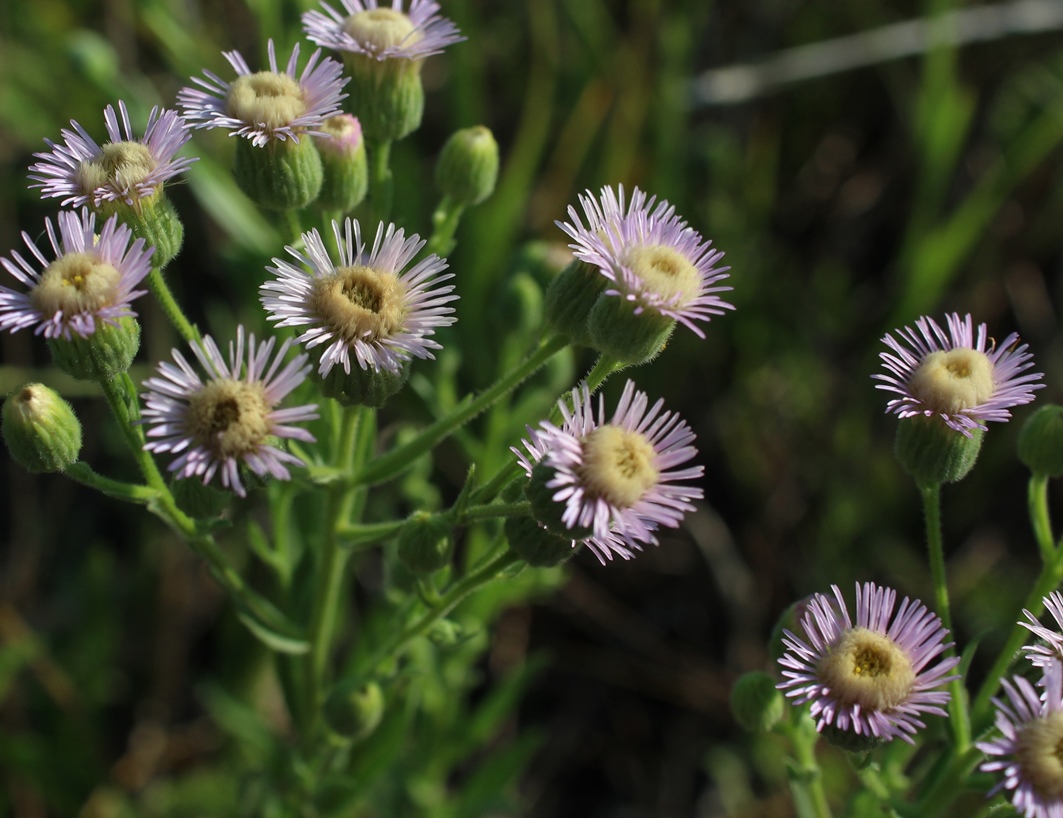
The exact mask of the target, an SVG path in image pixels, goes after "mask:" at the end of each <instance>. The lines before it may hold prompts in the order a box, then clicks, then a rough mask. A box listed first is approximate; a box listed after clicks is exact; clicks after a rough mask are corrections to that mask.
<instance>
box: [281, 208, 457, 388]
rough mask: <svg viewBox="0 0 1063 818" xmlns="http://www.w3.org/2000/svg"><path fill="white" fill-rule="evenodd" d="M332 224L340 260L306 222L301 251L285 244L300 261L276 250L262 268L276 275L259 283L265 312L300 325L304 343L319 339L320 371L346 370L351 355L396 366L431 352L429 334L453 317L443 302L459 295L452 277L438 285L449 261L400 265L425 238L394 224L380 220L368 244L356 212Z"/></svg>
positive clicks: (372, 364) (372, 365) (376, 365)
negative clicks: (450, 281)
mask: <svg viewBox="0 0 1063 818" xmlns="http://www.w3.org/2000/svg"><path fill="white" fill-rule="evenodd" d="M332 230H333V234H334V236H335V239H336V246H337V247H339V256H340V257H339V261H338V263H336V262H333V260H332V258H331V256H330V255H329V252H328V250H326V249H325V243H324V241H322V239H321V234H320V233H318V232H317V230H311V231H310V232H309V233H304V234H303V240H304V242H305V244H306V252H305V254H304V253H302V252H300V251H298V250H296V249H294V248H292V247H285V248H284V249H285V250H287V251H288V253H289V255H291V256H292V257H293V258H295V259H296V260H297V261H298V262H299V265H295V264H292V263H291V262H288V261H284V260H283V259H279V258H275V259H273V263H274V264H275V265H276V266H275V267H267V268H266V269H267V270H269V271H270V272H271V273H273V274H274V275H276V276H277V278H276V280H274V281H267V282H266V283H265V284H263V285H262V287H261V293H262V304H263V306H264V307H265V308H266V311H267V312H268V313H269V315H268V316H267V320H270V321H276V322H277V326H279V327H306V328H307V329H306V330H304V331H303V332H302V334H301V335H300V336H299V338H298V340H299V342H300V343H302V344H305V346H306V348H307V349H314V348H316V347H318V346H321V345H324V349H323V351H321V352H320V362H319V363H318V374H320V375H321V376H322V377H324V376H325V375H327V374H328V372H329V370H331V369H332V368H333V367H334V366H341V367H343V371H344V372H346V373H350V371H351V359H352V358H353V359H354V361H355V362H356V363H357V364H358V366H359V367H360V368H361V369H363V370H375V371H387V372H392V373H397V372H399V371H400V370H401V369H402V368H403V366H404V365H405V364H406V362H407V361H409V360H410V359H411V358H432V357H434V356H433V355H432V353H431V351H430V350H433V349H439V348H440V346H439V344H438V343H436V342H435V341H434V340H432V338H431V337H430V336H431V335H432V334H434V332H435V330H436V328H437V327H446V326H449V325H451V324H453V323H454V321H455V320H456V319H455V318H453V317H452V313H453V312H454V308H453V307H450V306H447V305H448V304H449V303H450V302H451V301H455V300H456V299H457V297H458V296H456V295H453V290H454V285H453V284H447V285H445V286H439V284H440V283H441V282H443V281H446V280H447V279H449V278H453V274H452V273H445V274H442V275H441V273H442V271H443V270H445V269H446V267H447V263H446V262H445V261H444V260H443V259H441V258H439V257H438V256H436V255H430V256H428V257H427V258H425V259H422V260H421V261H419V262H418V263H417V264H415V265H414V266H413V267H411V268H410V269H409V270H405V267H406V265H407V264H409V263H410V261H411V260H412V259H413V257H414V256H415V255H417V253H418V252H419V251H420V250H421V248H422V247H424V244H425V242H424V241H423V240H422V239H421V238H420V237H419V236H418V235H417V234H414V235H412V236H410V237H409V238H407V237H406V236H405V234H404V233H403V231H402V229H401V228H396V227H395V225H393V224H389V225H388V226H387V230H386V231H385V229H384V224H383V223H381V224H380V225H379V227H378V228H377V231H376V238H375V239H374V240H373V247H372V249H371V250H368V251H367V249H366V244H365V242H364V241H363V239H362V230H361V226H360V225H359V224H358V221H357V220H355V219H350V218H348V219H347V220H346V222H345V224H344V228H343V230H342V232H341V229H340V224H339V222H336V221H333V222H332Z"/></svg>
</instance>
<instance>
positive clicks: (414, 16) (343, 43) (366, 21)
mask: <svg viewBox="0 0 1063 818" xmlns="http://www.w3.org/2000/svg"><path fill="white" fill-rule="evenodd" d="M342 2H343V8H344V10H345V11H346V12H347V13H346V14H340V13H339V12H337V11H335V10H334V9H333V8H332V7H331V6H330V5H328V4H327V3H321V8H323V9H324V12H320V11H308V12H306V13H305V14H304V15H303V28H304V29H305V30H306V36H307V38H308V39H310V40H311V41H312V42H315V43H317V44H318V45H322V46H325V47H326V48H331V49H333V50H335V51H347V52H351V53H354V54H361V55H363V56H366V57H370V58H372V59H375V60H381V61H383V60H395V59H399V60H421V59H424V58H425V57H428V56H431V55H432V54H438V53H439V52H440V51H442V50H443V49H444V48H446V47H447V46H448V45H453V44H454V43H459V42H461V41H462V40H464V39H465V38H464V37H462V36H461V34H460V32H459V31H458V28H457V26H455V25H454V23H452V22H451V21H450V20H448V19H446V18H445V17H441V16H440V15H439V4H438V3H436V2H433V0H411V2H410V8H409V10H408V11H405V12H404V11H403V10H402V6H403V2H402V0H393V2H392V3H391V8H380V7H379V6H378V4H377V0H342Z"/></svg>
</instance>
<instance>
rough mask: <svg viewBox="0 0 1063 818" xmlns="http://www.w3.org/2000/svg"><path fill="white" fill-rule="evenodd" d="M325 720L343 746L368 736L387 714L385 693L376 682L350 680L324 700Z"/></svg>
mask: <svg viewBox="0 0 1063 818" xmlns="http://www.w3.org/2000/svg"><path fill="white" fill-rule="evenodd" d="M324 715H325V723H326V724H327V725H328V728H329V731H330V732H331V733H332V734H333V736H332V738H333V740H334V741H335V742H336V743H337V744H340V745H346V744H351V743H354V742H357V741H361V740H362V739H365V738H368V737H369V736H370V735H371V734H372V733H373V731H374V730H376V728H377V727H378V726H379V725H380V720H381V719H382V718H383V717H384V694H383V693H382V692H381V690H380V685H378V684H377V683H376V682H361V681H358V680H355V679H349V680H347V681H346V682H341V683H340V684H338V685H337V686H336V687H335V688H333V690H332V692H331V693H329V696H328V699H326V700H325V709H324Z"/></svg>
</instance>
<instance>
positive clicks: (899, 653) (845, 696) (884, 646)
mask: <svg viewBox="0 0 1063 818" xmlns="http://www.w3.org/2000/svg"><path fill="white" fill-rule="evenodd" d="M819 675H820V678H822V679H823V681H824V682H825V683H826V684H827V685H829V686H830V689H831V690H832V691H833V693H834V695H835V697H836V698H837V699H838V700H839V701H840V702H842V703H843V704H846V705H853V704H857V705H860V708H861V709H863V710H865V711H868V710H874V711H883V710H889V709H890V708H892V707H896V706H897V705H899V704H901V703H902V702H904V701H905V699H907V698H908V695H909V694H910V693H911V692H912V686H913V685H914V684H915V670H914V669H913V668H912V663H911V660H910V659H909V658H908V654H907V653H905V652H904V651H903V650H902V649H901V648H900V647H899V646H898V645H897V643H896V642H894V641H893V640H892V639H890V638H889V637H888V636H885V635H884V634H881V633H877V632H875V631H869V630H868V629H867V628H853V629H852V630H851V631H848V632H847V633H846V634H845V635H844V636H843V637H842V638H841V639H840V640H839V641H838V644H836V645H835V646H834V647H833V648H832V649H831V651H830V653H828V654H827V655H826V656H824V657H823V659H822V660H820V663H819Z"/></svg>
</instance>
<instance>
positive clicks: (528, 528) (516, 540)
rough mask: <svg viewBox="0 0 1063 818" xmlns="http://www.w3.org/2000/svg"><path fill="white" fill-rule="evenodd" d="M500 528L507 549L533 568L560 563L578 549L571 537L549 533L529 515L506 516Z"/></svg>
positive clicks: (568, 558)
mask: <svg viewBox="0 0 1063 818" xmlns="http://www.w3.org/2000/svg"><path fill="white" fill-rule="evenodd" d="M502 530H503V532H504V533H505V535H506V539H507V540H508V541H509V550H510V551H512V552H513V553H514V554H516V555H517V556H518V557H520V558H521V559H522V560H524V561H525V562H526V563H528V565H531V566H532V567H534V568H553V567H554V566H555V565H561V563H563V562H567V561H568V560H570V559H572V557H573V556H574V555H575V553H576V551H577V550H578V548H577V547H576V546H575V545H573V542H572V539H571V538H565V537H557V536H555V535H553V534H551V533H550V532H549V531H547V530H546V529H545V528H543V527H542V526H540V525H539V524H538V523H537V522H535V520H533V519H532V518H531V517H525V516H517V517H507V518H506V522H505V524H504V525H503V529H502Z"/></svg>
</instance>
